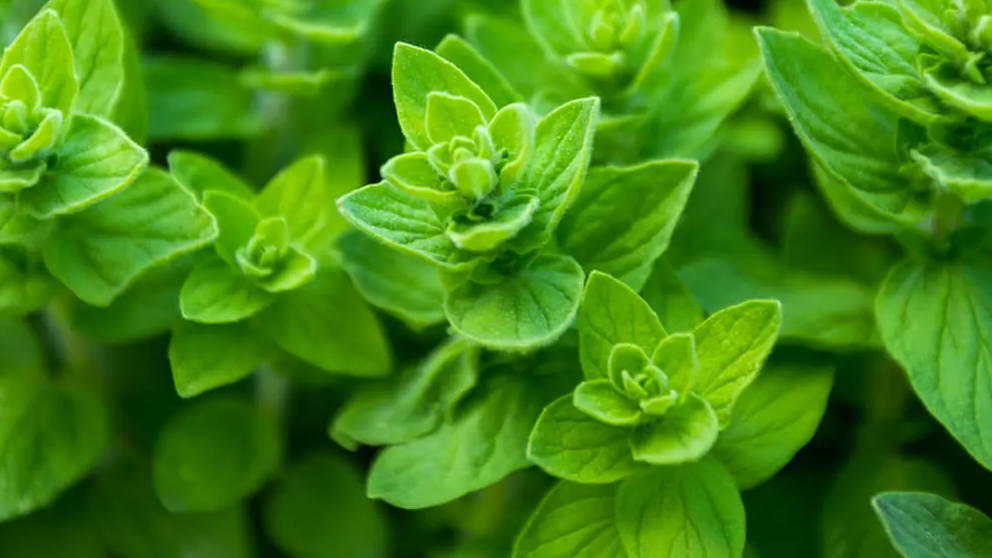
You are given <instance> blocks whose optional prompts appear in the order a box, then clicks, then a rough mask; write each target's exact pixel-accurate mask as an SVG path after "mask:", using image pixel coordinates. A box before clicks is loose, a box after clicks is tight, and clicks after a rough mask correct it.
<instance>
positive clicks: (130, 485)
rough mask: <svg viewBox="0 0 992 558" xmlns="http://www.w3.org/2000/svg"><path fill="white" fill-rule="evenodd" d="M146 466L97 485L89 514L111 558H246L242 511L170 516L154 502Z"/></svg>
mask: <svg viewBox="0 0 992 558" xmlns="http://www.w3.org/2000/svg"><path fill="white" fill-rule="evenodd" d="M150 469H151V468H150V467H149V466H148V465H147V464H144V463H142V464H141V466H140V467H139V466H135V465H131V464H128V465H126V466H123V467H122V466H117V467H114V468H112V469H108V470H107V471H106V472H104V473H103V474H101V475H100V476H99V478H98V479H97V481H96V483H95V489H94V490H93V492H92V498H91V508H92V511H91V513H92V514H93V515H94V516H95V519H96V520H97V522H98V523H99V527H100V529H99V531H100V534H101V535H102V537H103V539H104V540H105V541H106V543H107V546H108V547H109V549H110V551H111V552H113V554H114V555H117V556H129V557H132V558H175V557H176V556H198V557H201V558H250V557H251V556H252V555H253V552H252V551H251V550H252V548H251V537H250V532H251V528H250V526H249V518H248V514H247V513H246V510H244V509H242V508H239V507H233V508H228V509H224V510H222V511H218V512H211V513H170V512H169V511H167V510H166V509H165V508H163V507H162V504H161V503H159V501H158V499H157V498H156V497H155V491H154V489H153V487H152V479H151V474H150V473H151V471H150Z"/></svg>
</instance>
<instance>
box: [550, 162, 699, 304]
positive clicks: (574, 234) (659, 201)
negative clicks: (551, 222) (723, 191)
mask: <svg viewBox="0 0 992 558" xmlns="http://www.w3.org/2000/svg"><path fill="white" fill-rule="evenodd" d="M698 168H699V166H698V165H697V164H696V163H694V162H690V161H651V162H647V163H643V164H640V165H637V166H634V167H624V168H619V167H599V168H595V169H593V170H591V171H590V172H589V177H588V179H587V180H586V182H585V184H584V185H583V186H582V192H581V194H580V195H579V197H578V198H577V199H576V201H575V204H574V205H573V206H572V208H571V209H570V210H569V212H568V213H567V214H566V215H565V219H564V220H563V221H562V222H561V225H560V226H559V228H558V238H559V239H560V242H561V247H562V249H563V250H564V251H565V252H566V253H568V254H570V255H572V256H573V257H575V259H577V260H578V261H579V263H580V264H582V267H583V268H584V269H585V270H586V271H587V272H591V271H592V270H598V271H602V272H604V273H607V274H609V275H612V276H613V277H616V278H617V279H620V280H621V281H623V282H625V283H627V284H628V285H630V286H631V287H632V288H634V289H635V290H639V289H640V288H641V287H643V286H644V284H645V283H646V282H647V279H648V275H650V273H651V269H652V267H653V265H654V262H655V260H656V259H658V257H659V256H661V254H662V253H663V252H664V251H665V249H666V248H668V241H669V239H670V238H671V236H672V231H673V230H674V229H675V224H676V223H677V222H678V220H679V216H680V215H681V214H682V208H683V207H685V203H686V200H688V198H689V192H690V191H691V189H692V185H693V182H694V180H695V178H696V171H697V169H698Z"/></svg>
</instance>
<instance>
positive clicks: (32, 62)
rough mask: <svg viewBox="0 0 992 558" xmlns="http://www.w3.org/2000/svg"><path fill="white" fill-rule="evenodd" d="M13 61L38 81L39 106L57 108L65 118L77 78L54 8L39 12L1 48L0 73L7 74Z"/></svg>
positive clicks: (63, 28)
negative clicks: (15, 36) (3, 48)
mask: <svg viewBox="0 0 992 558" xmlns="http://www.w3.org/2000/svg"><path fill="white" fill-rule="evenodd" d="M15 64H22V65H23V66H24V67H26V68H27V69H28V71H30V72H31V75H32V76H33V77H34V79H35V81H37V82H38V86H39V87H40V89H41V104H42V106H44V107H48V108H53V109H58V110H59V111H61V112H62V115H63V116H64V117H66V118H67V117H68V116H69V115H70V114H72V112H73V110H72V109H73V104H74V103H75V100H76V95H77V94H78V92H79V81H78V80H77V79H76V69H75V66H74V64H73V60H72V43H70V42H69V36H68V35H67V34H66V31H65V26H64V25H62V21H61V20H59V16H58V15H57V14H56V13H55V12H54V11H52V10H43V11H41V12H40V13H39V14H38V15H37V16H35V17H34V19H32V20H31V21H30V22H29V23H28V24H27V25H26V26H24V29H22V30H21V32H20V33H19V34H18V35H17V38H16V39H14V42H13V43H11V44H10V46H8V47H7V48H6V49H5V50H4V52H3V58H2V59H0V76H5V75H7V72H8V71H10V68H11V67H13V66H14V65H15Z"/></svg>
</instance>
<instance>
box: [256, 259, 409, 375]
mask: <svg viewBox="0 0 992 558" xmlns="http://www.w3.org/2000/svg"><path fill="white" fill-rule="evenodd" d="M341 316H347V318H348V319H347V321H346V322H342V321H341V318H340V317H341ZM255 323H256V325H257V327H259V328H260V329H261V330H262V331H263V332H265V334H266V335H268V337H269V338H270V339H272V340H273V341H275V342H276V344H278V345H279V346H280V347H282V348H283V350H285V351H286V352H288V353H290V354H293V355H295V356H297V357H299V358H301V359H303V360H305V361H307V362H309V363H310V364H313V365H314V366H317V367H319V368H322V369H324V370H326V371H328V372H335V373H342V374H349V375H354V376H381V375H383V374H386V373H387V372H389V369H390V367H391V360H392V357H391V355H390V353H389V345H388V344H387V342H386V338H385V333H384V332H383V330H382V325H381V324H380V323H379V320H378V319H377V318H376V316H375V314H373V313H372V310H371V309H370V308H369V307H368V306H367V305H366V304H365V302H364V301H362V299H361V297H360V296H359V294H358V293H357V292H356V291H355V288H354V287H352V286H351V283H350V282H349V281H348V278H347V277H346V276H345V275H344V274H343V273H341V272H340V271H338V270H335V269H321V270H320V272H319V273H318V274H317V277H316V278H315V279H314V280H313V281H311V282H309V283H307V284H306V285H304V286H302V287H300V288H298V289H296V290H293V291H290V292H287V293H285V294H283V295H282V296H280V297H279V299H278V300H277V301H276V302H275V303H274V304H273V305H272V306H270V307H269V308H268V309H266V310H265V311H264V312H262V313H260V314H258V316H257V317H256V319H255Z"/></svg>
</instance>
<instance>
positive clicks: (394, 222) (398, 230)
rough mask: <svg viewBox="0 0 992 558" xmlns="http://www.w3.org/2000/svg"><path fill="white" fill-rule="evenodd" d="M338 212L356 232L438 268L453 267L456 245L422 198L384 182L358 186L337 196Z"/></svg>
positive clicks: (454, 265)
mask: <svg viewBox="0 0 992 558" xmlns="http://www.w3.org/2000/svg"><path fill="white" fill-rule="evenodd" d="M338 210H339V211H340V212H341V215H343V216H344V218H345V219H347V220H348V222H350V223H351V224H352V225H354V226H355V227H356V228H358V229H359V230H360V231H362V232H364V233H366V234H369V235H372V236H374V237H375V238H377V239H378V240H379V241H380V242H383V243H385V244H387V245H389V246H390V247H392V248H395V249H397V250H400V251H403V252H406V253H408V254H412V255H414V256H418V257H420V258H423V259H426V260H427V261H429V262H431V263H433V264H435V265H438V266H441V267H449V268H451V267H456V266H457V264H458V263H459V261H458V257H459V255H458V248H457V247H455V244H454V243H453V242H452V241H451V239H450V238H448V235H447V234H446V233H445V224H444V223H443V222H442V221H441V219H440V218H439V217H438V216H437V214H436V213H434V210H433V209H432V208H431V206H430V204H428V203H427V202H426V201H424V200H422V199H420V198H418V197H416V196H414V195H412V194H409V193H407V192H404V191H403V190H400V189H399V188H396V187H393V186H391V185H389V184H386V183H384V182H383V183H379V184H371V185H369V186H365V187H364V188H359V189H358V190H355V191H354V192H351V193H349V194H347V195H345V196H343V197H341V198H339V199H338Z"/></svg>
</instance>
